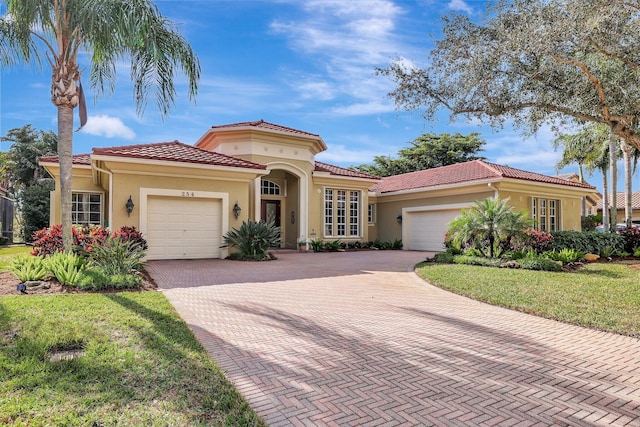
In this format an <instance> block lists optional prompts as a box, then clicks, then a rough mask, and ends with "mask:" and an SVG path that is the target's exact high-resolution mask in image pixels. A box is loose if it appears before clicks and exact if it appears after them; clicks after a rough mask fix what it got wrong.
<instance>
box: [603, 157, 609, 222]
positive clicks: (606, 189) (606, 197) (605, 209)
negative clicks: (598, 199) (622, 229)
mask: <svg viewBox="0 0 640 427" xmlns="http://www.w3.org/2000/svg"><path fill="white" fill-rule="evenodd" d="M602 227H603V228H604V229H605V231H609V229H610V227H609V183H608V182H607V170H606V169H602Z"/></svg>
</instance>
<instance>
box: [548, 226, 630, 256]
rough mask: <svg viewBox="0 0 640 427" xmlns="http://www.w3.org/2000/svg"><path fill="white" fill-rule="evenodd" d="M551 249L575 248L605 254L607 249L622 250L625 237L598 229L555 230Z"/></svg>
mask: <svg viewBox="0 0 640 427" xmlns="http://www.w3.org/2000/svg"><path fill="white" fill-rule="evenodd" d="M551 234H552V235H553V240H552V241H551V250H555V251H557V252H560V251H561V250H563V249H575V250H576V251H581V252H584V253H587V254H598V255H603V254H604V253H605V252H607V251H613V252H614V253H615V252H622V251H623V250H624V246H625V239H624V237H622V236H621V235H619V234H618V233H601V232H598V231H554V232H553V233H551Z"/></svg>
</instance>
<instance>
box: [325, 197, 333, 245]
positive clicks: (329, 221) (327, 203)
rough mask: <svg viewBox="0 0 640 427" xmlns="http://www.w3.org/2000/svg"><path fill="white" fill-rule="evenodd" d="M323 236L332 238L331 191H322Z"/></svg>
mask: <svg viewBox="0 0 640 427" xmlns="http://www.w3.org/2000/svg"><path fill="white" fill-rule="evenodd" d="M324 235H325V236H333V190H332V189H330V188H327V189H325V190H324Z"/></svg>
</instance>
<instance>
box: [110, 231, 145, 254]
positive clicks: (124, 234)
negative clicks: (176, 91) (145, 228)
mask: <svg viewBox="0 0 640 427" xmlns="http://www.w3.org/2000/svg"><path fill="white" fill-rule="evenodd" d="M113 237H117V238H119V239H120V240H124V241H125V242H133V243H136V244H137V245H138V246H139V247H140V248H142V250H145V251H146V250H147V249H149V247H148V246H147V240H146V239H145V238H144V237H142V233H141V232H140V231H138V230H137V229H136V228H135V227H134V226H130V225H123V226H122V227H120V228H119V229H118V230H117V231H116V232H115V233H113Z"/></svg>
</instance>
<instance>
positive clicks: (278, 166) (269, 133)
mask: <svg viewBox="0 0 640 427" xmlns="http://www.w3.org/2000/svg"><path fill="white" fill-rule="evenodd" d="M326 149H327V146H326V145H325V143H324V141H323V140H322V138H321V137H320V136H319V135H316V134H313V133H309V132H303V131H299V130H296V129H291V128H288V127H284V126H280V125H276V124H272V123H268V122H265V121H263V120H260V121H256V122H244V123H235V124H230V125H224V126H213V127H212V128H211V129H209V130H208V131H207V132H206V133H205V134H204V135H203V136H202V137H201V138H200V139H199V140H198V141H197V142H196V144H195V145H194V146H191V145H186V144H183V143H180V142H177V141H174V142H165V143H156V144H143V145H131V146H123V147H112V148H94V149H93V152H92V153H91V154H85V155H76V156H74V158H73V195H72V198H73V208H72V220H73V222H74V223H75V224H101V225H107V226H110V227H111V228H112V229H116V228H119V227H121V226H123V225H134V226H136V227H138V228H139V229H140V230H141V231H142V233H143V234H144V235H145V237H146V239H147V241H148V244H149V250H148V259H172V258H173V259H175V258H185V259H188V258H217V257H220V258H223V257H225V256H226V255H227V253H228V252H227V249H226V248H221V247H220V246H221V245H222V236H223V235H224V234H225V233H226V232H227V231H228V230H230V229H232V228H236V227H238V226H239V225H240V224H241V223H242V221H244V220H248V219H252V220H260V219H266V218H269V217H272V218H274V220H275V221H276V224H278V225H279V226H280V227H281V228H282V246H283V247H288V248H295V247H296V245H297V242H298V241H301V240H304V241H308V240H313V239H318V238H319V239H324V240H336V239H340V240H342V241H344V242H349V241H370V240H374V239H375V238H380V239H384V240H393V239H396V238H398V239H399V238H402V239H403V240H404V241H405V249H421V250H439V249H441V248H442V240H443V234H444V230H446V228H447V223H448V221H449V220H451V219H452V218H453V217H454V216H455V215H457V214H459V213H460V211H461V209H462V208H464V207H468V206H471V205H472V203H473V201H475V200H479V199H483V198H486V197H489V196H495V195H499V196H500V197H509V196H510V197H511V204H512V205H514V206H515V207H517V208H518V209H525V210H530V209H531V207H532V206H533V204H535V206H536V214H535V215H536V221H537V223H538V225H539V227H540V228H543V229H549V230H551V229H580V201H581V199H582V197H584V196H585V195H586V194H588V193H590V192H593V190H594V189H593V187H591V186H589V185H586V184H580V183H573V182H570V181H566V180H561V179H559V178H553V177H547V176H544V175H539V174H534V173H530V172H526V171H519V170H517V169H513V168H508V167H504V166H499V165H493V164H491V163H488V162H480V161H475V162H468V163H464V164H460V165H453V166H447V167H444V168H438V169H431V170H428V171H422V172H416V173H414V174H405V175H399V176H395V177H389V178H384V179H380V178H378V177H375V176H372V175H369V174H366V173H362V172H358V171H353V170H349V169H345V168H342V167H338V166H334V165H329V164H326V163H322V162H319V161H316V160H315V156H316V155H317V154H318V153H320V152H322V151H324V150H326ZM40 164H41V165H42V166H44V167H45V168H46V169H47V171H48V172H49V173H50V174H51V175H52V176H53V177H54V178H55V180H56V190H55V191H54V192H52V199H51V223H52V224H56V223H59V222H60V208H59V206H58V203H59V202H58V200H59V193H58V191H59V190H58V189H59V179H60V172H59V164H58V158H57V157H42V158H40ZM423 174H424V175H423ZM127 204H128V205H129V207H130V210H129V211H128V210H127ZM542 212H544V214H543V213H542ZM418 236H427V237H418Z"/></svg>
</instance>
